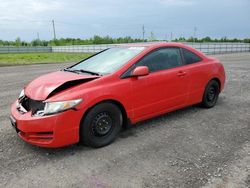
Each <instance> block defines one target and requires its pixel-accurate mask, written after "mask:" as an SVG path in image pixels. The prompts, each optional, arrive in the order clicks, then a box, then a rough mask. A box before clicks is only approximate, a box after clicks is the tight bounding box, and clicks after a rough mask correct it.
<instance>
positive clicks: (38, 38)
mask: <svg viewBox="0 0 250 188" xmlns="http://www.w3.org/2000/svg"><path fill="white" fill-rule="evenodd" d="M37 40H40V37H39V32H37Z"/></svg>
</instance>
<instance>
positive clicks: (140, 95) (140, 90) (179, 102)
mask: <svg viewBox="0 0 250 188" xmlns="http://www.w3.org/2000/svg"><path fill="white" fill-rule="evenodd" d="M137 66H147V67H148V68H149V71H150V73H149V75H147V76H140V77H131V78H129V79H130V82H131V89H132V94H131V97H130V100H131V101H133V119H134V120H135V121H140V120H143V119H147V118H149V117H153V116H155V115H159V114H162V113H164V112H167V111H171V110H172V109H175V108H179V107H181V106H184V105H185V104H186V100H187V93H188V92H187V89H188V83H187V82H188V77H187V75H188V71H187V70H184V68H183V66H182V58H181V55H180V49H179V48H175V47H168V48H160V49H157V50H154V51H153V52H150V53H149V54H147V55H145V56H144V57H143V58H142V59H141V60H139V61H138V62H137V63H136V64H135V65H134V68H135V67H137ZM132 70H133V69H132Z"/></svg>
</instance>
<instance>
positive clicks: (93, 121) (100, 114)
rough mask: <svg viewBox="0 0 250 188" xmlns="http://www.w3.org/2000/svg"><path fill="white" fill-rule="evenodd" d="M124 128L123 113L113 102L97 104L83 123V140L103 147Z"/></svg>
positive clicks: (81, 130) (88, 143)
mask: <svg viewBox="0 0 250 188" xmlns="http://www.w3.org/2000/svg"><path fill="white" fill-rule="evenodd" d="M121 128H122V113H121V110H120V109H119V107H118V106H116V105H115V104H113V103H111V102H104V103H100V104H97V105H96V106H94V107H93V108H92V109H90V111H89V112H88V113H87V115H86V117H85V118H84V120H83V122H82V123H81V129H80V137H81V142H82V143H83V144H85V145H88V146H91V147H102V146H106V145H108V144H110V143H111V142H113V141H114V140H115V138H116V137H117V135H118V133H119V132H120V130H121Z"/></svg>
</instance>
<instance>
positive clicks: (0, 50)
mask: <svg viewBox="0 0 250 188" xmlns="http://www.w3.org/2000/svg"><path fill="white" fill-rule="evenodd" d="M31 52H52V47H49V46H44V47H43V46H37V47H26V46H20V47H13V46H1V47H0V53H2V54H3V53H31Z"/></svg>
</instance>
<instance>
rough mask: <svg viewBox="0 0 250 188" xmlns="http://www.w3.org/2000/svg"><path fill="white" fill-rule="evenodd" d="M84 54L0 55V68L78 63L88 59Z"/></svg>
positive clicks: (87, 55)
mask: <svg viewBox="0 0 250 188" xmlns="http://www.w3.org/2000/svg"><path fill="white" fill-rule="evenodd" d="M90 55H91V54H86V53H22V54H20V53H16V54H12V53H10V54H0V66H10V65H31V64H41V63H66V62H78V61H80V60H82V59H85V58H87V57H89V56H90Z"/></svg>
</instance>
